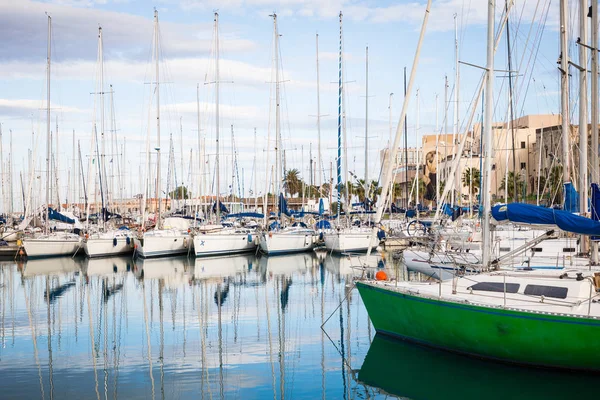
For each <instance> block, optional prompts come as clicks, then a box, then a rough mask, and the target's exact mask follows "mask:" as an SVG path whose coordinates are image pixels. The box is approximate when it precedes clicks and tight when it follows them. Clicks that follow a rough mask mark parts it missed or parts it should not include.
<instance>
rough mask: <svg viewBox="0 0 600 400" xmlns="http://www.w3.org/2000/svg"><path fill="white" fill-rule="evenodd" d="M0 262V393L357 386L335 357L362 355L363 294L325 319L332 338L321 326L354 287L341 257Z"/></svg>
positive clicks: (321, 392)
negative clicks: (327, 320)
mask: <svg viewBox="0 0 600 400" xmlns="http://www.w3.org/2000/svg"><path fill="white" fill-rule="evenodd" d="M0 266H1V267H0V268H1V269H0V301H1V305H0V312H1V313H2V315H1V316H0V317H1V318H0V324H1V326H0V334H1V338H0V339H1V343H2V346H1V348H0V386H1V387H2V391H1V394H0V397H6V398H15V397H21V398H43V399H54V398H56V399H59V398H60V399H64V398H78V399H81V398H96V399H107V398H112V399H116V398H124V399H130V398H148V399H150V398H151V399H163V398H206V399H209V398H213V399H214V398H239V397H243V398H276V399H280V398H292V397H293V398H338V397H346V398H349V397H352V396H353V391H356V390H364V389H362V388H361V386H360V385H359V384H358V383H356V382H354V381H352V375H351V374H350V373H349V372H348V371H346V370H345V368H347V367H346V365H345V363H344V362H343V361H342V360H343V359H346V358H352V359H353V361H355V362H356V363H360V362H362V359H363V358H364V355H365V354H366V351H367V349H368V347H369V332H370V329H371V328H370V326H369V320H368V316H367V314H366V312H365V310H364V308H363V306H362V304H361V302H360V298H359V296H357V295H356V294H355V293H352V294H350V296H349V297H348V299H349V302H348V303H345V304H343V306H342V307H340V308H339V309H338V310H337V311H336V314H335V318H332V319H331V320H330V322H329V323H328V325H327V326H326V330H327V334H328V335H329V336H330V337H331V338H332V340H333V342H332V341H330V340H329V338H328V337H327V335H326V334H324V332H323V331H322V330H321V329H320V326H321V324H322V323H323V321H325V319H326V318H327V317H328V316H329V315H330V314H331V313H332V312H333V311H334V310H336V307H337V306H338V305H339V303H340V301H341V300H342V299H343V298H344V297H346V291H347V290H348V287H347V284H348V285H351V274H352V272H353V271H352V270H351V269H350V270H345V271H342V272H343V275H340V268H341V267H340V261H339V260H338V259H336V258H331V257H327V258H325V259H324V260H323V261H320V260H319V259H318V258H317V257H316V256H315V255H314V254H312V253H305V254H298V255H293V256H281V257H268V258H267V257H262V258H260V257H256V256H254V255H240V256H233V257H222V258H202V259H188V258H185V257H181V258H168V259H147V260H142V261H138V260H136V261H133V260H132V259H131V258H127V257H119V258H104V259H92V260H83V259H71V258H56V259H42V260H31V261H29V262H26V263H22V264H16V263H14V262H10V261H3V262H1V263H0ZM342 269H343V267H342ZM350 314H352V315H351V316H350ZM334 320H335V323H334ZM340 320H341V321H342V322H343V323H342V325H340V323H339V321H340ZM340 328H343V335H344V338H343V348H344V352H345V353H346V354H345V357H344V358H342V357H341V355H340V353H339V351H338V347H339V344H340V343H341V342H340V339H341V335H340ZM336 346H337V347H336ZM357 365H359V364H357Z"/></svg>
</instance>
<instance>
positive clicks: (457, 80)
mask: <svg viewBox="0 0 600 400" xmlns="http://www.w3.org/2000/svg"><path fill="white" fill-rule="evenodd" d="M454 73H455V75H454V129H453V130H452V150H453V153H454V157H452V159H453V160H454V159H455V158H457V157H460V154H457V143H456V138H457V136H458V130H459V128H460V127H459V124H460V121H459V119H460V117H459V110H458V108H459V86H460V69H459V64H458V21H457V14H454ZM417 146H418V144H417ZM418 168H419V167H418V165H417V169H418ZM459 177H460V169H457V170H456V175H455V177H454V181H455V182H457V183H456V185H457V189H456V188H455V190H453V191H452V200H451V205H452V207H454V205H455V203H456V204H460V203H461V202H460V199H461V197H462V196H461V193H462V191H461V189H460V185H459V184H458V182H459V179H458V178H459ZM455 192H456V195H457V196H458V198H457V199H455ZM417 201H418V200H417Z"/></svg>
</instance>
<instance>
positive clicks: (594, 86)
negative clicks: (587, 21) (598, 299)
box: [590, 2, 600, 264]
mask: <svg viewBox="0 0 600 400" xmlns="http://www.w3.org/2000/svg"><path fill="white" fill-rule="evenodd" d="M591 9H592V25H591V27H592V43H591V47H592V51H591V55H592V65H591V69H592V74H591V79H592V82H591V88H590V90H591V93H590V96H591V100H592V103H591V124H592V152H591V154H592V162H591V164H592V182H594V183H599V182H598V181H599V180H600V173H599V171H598V50H597V49H598V3H597V2H592V6H591ZM594 211H595V212H598V211H600V210H594ZM592 262H593V263H594V264H597V263H598V242H596V241H594V242H592Z"/></svg>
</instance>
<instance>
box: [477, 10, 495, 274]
mask: <svg viewBox="0 0 600 400" xmlns="http://www.w3.org/2000/svg"><path fill="white" fill-rule="evenodd" d="M495 7H496V1H495V0H489V2H488V21H487V23H488V25H487V65H486V70H487V76H486V82H485V108H484V111H483V112H484V117H483V121H484V122H483V140H484V143H483V171H484V174H485V175H484V177H483V179H482V180H481V183H482V186H483V188H482V189H483V190H482V195H483V201H482V203H483V258H482V264H483V267H484V268H487V266H488V265H489V263H490V256H491V232H490V212H491V195H492V190H491V182H492V157H493V150H494V149H493V147H492V115H493V112H494V110H493V102H494V29H495V26H494V22H495V20H494V18H495Z"/></svg>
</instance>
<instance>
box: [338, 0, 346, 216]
mask: <svg viewBox="0 0 600 400" xmlns="http://www.w3.org/2000/svg"><path fill="white" fill-rule="evenodd" d="M336 166H337V220H338V227H339V224H340V213H341V208H342V206H341V201H342V12H341V11H340V49H339V56H338V154H337V162H336ZM347 187H348V182H346V188H347Z"/></svg>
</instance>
